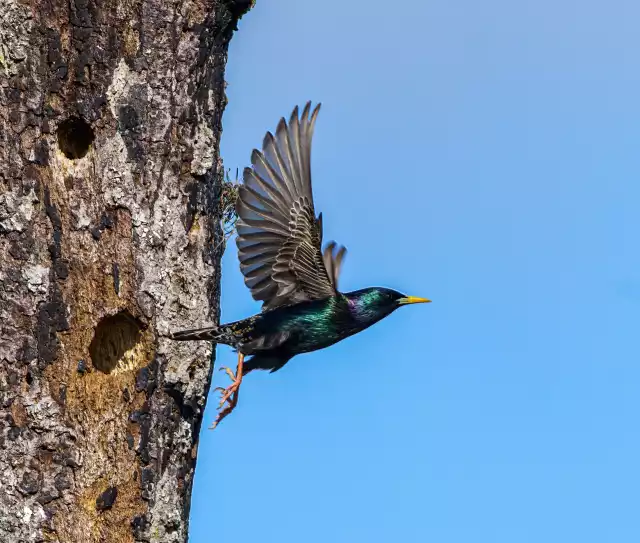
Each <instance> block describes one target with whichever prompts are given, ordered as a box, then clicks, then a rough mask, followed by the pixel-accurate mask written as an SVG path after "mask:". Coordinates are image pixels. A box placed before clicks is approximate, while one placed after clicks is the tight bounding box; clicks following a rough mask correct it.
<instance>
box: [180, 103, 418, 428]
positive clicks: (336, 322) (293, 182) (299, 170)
mask: <svg viewBox="0 0 640 543" xmlns="http://www.w3.org/2000/svg"><path fill="white" fill-rule="evenodd" d="M319 110H320V104H318V105H317V106H316V107H315V109H314V110H313V111H311V102H308V103H307V104H306V106H305V107H304V110H303V111H302V115H301V116H300V117H299V116H298V107H297V106H296V108H295V109H294V110H293V113H292V114H291V117H290V119H289V123H288V124H287V122H286V121H285V119H284V118H282V119H281V120H280V123H279V124H278V127H277V129H276V133H275V136H274V135H273V134H271V132H267V135H266V136H265V138H264V142H263V144H262V152H260V151H258V150H257V149H254V151H253V153H252V154H251V164H252V167H251V168H245V170H244V172H243V184H242V185H241V186H240V188H239V196H238V201H237V202H236V210H237V213H238V221H237V225H236V226H237V234H238V235H237V239H236V243H237V245H238V256H239V258H240V269H241V270H242V273H243V275H244V282H245V284H246V285H247V287H249V289H250V290H251V295H252V296H253V298H254V299H255V300H258V301H262V312H261V313H259V314H258V315H254V316H253V317H249V318H247V319H243V320H241V321H237V322H232V323H229V324H222V325H220V326H212V327H209V328H200V329H197V330H183V331H180V332H175V333H174V334H171V336H170V337H171V338H172V339H174V340H179V341H187V340H207V341H214V342H215V343H222V344H224V345H230V346H231V347H234V348H235V349H236V350H237V352H238V367H237V370H236V372H235V373H234V372H233V371H231V370H230V369H229V368H222V369H223V370H225V371H226V372H227V374H228V375H229V377H231V379H232V381H233V383H232V384H231V385H230V386H229V387H227V388H226V389H223V388H222V387H218V388H217V389H216V390H221V391H222V399H221V401H220V404H219V406H218V409H219V410H220V411H219V413H218V417H217V418H216V421H215V422H214V425H213V428H215V426H216V425H217V424H218V423H219V422H220V421H221V420H222V419H223V418H224V417H226V416H227V415H228V414H229V413H231V411H233V409H234V408H235V407H236V405H237V403H238V392H239V390H240V383H241V382H242V377H243V376H244V375H246V374H247V373H249V372H250V371H252V370H256V369H261V370H271V372H274V371H277V370H279V369H280V368H281V367H282V366H284V365H285V364H286V363H287V362H288V361H289V360H291V358H293V357H294V356H295V355H297V354H302V353H308V352H311V351H316V350H318V349H324V348H325V347H329V346H330V345H333V344H334V343H337V342H338V341H341V340H343V339H345V338H347V337H349V336H352V335H353V334H357V333H358V332H361V331H362V330H364V329H365V328H368V327H369V326H371V325H372V324H375V323H376V322H378V321H379V320H381V319H383V318H384V317H386V316H387V315H389V314H391V313H392V312H393V311H395V310H396V309H397V308H398V307H400V306H403V305H407V304H414V303H421V302H429V301H430V300H427V299H426V298H416V297H413V296H405V295H404V294H400V293H399V292H396V291H395V290H390V289H387V288H381V287H373V288H365V289H362V290H356V291H353V292H347V293H342V292H340V291H339V290H338V276H339V274H340V266H341V264H342V260H343V258H344V255H345V253H346V249H345V248H344V247H340V248H337V245H336V243H335V242H333V241H332V242H330V243H328V244H327V245H326V246H325V247H324V250H323V249H322V213H321V214H319V215H318V216H317V217H316V214H315V209H314V205H313V195H312V191H311V138H312V135H313V128H314V125H315V122H316V117H317V116H318V111H319ZM245 356H250V357H251V358H248V359H247V360H245ZM225 404H226V405H225Z"/></svg>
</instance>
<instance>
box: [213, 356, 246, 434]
mask: <svg viewBox="0 0 640 543" xmlns="http://www.w3.org/2000/svg"><path fill="white" fill-rule="evenodd" d="M241 360H242V359H240V360H239V365H238V371H237V372H236V373H234V372H233V371H232V370H231V369H230V368H227V367H226V366H225V367H222V368H220V371H224V372H225V373H226V374H227V375H228V376H229V377H230V378H231V380H232V383H231V384H230V385H229V386H228V387H226V388H225V387H216V388H215V389H214V391H218V390H219V391H220V392H221V393H222V396H221V398H220V403H219V404H218V410H219V413H218V416H217V417H216V420H215V422H214V423H213V424H212V426H211V430H213V429H215V428H216V426H218V424H220V422H221V421H222V419H224V418H225V417H226V416H227V415H229V414H230V413H231V412H232V411H233V410H234V409H235V407H236V405H237V404H238V391H239V389H240V383H241V382H242V364H241ZM225 404H226V405H225Z"/></svg>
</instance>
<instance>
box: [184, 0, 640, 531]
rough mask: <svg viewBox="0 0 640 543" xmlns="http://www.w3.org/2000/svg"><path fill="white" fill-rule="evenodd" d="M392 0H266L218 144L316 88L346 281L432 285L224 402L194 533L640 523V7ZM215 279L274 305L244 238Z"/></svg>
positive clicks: (234, 312)
mask: <svg viewBox="0 0 640 543" xmlns="http://www.w3.org/2000/svg"><path fill="white" fill-rule="evenodd" d="M393 6H394V4H393V3H392V2H391V3H390V2H388V1H385V2H382V1H380V0H375V1H372V0H368V1H364V0H356V1H352V2H344V0H322V1H319V0H317V1H304V2H303V1H300V0H270V1H266V0H258V2H257V5H256V7H255V8H254V9H253V10H252V11H251V12H250V13H249V14H248V15H246V16H245V17H244V18H243V20H242V21H241V22H240V25H239V32H238V33H237V34H236V36H235V37H234V39H233V41H232V44H231V48H230V53H229V64H228V68H227V80H228V82H229V87H228V89H227V92H228V97H229V104H228V106H227V109H226V112H225V116H224V134H223V140H222V153H223V157H224V160H225V165H226V166H227V167H229V168H232V169H233V170H235V168H236V167H239V168H240V169H242V167H244V166H246V165H248V163H249V158H250V153H251V150H252V149H253V147H256V146H259V145H260V144H261V142H262V138H263V135H264V132H265V131H266V130H269V129H271V130H272V129H274V128H275V126H276V124H277V122H278V120H279V118H280V117H281V116H283V115H288V114H289V113H290V111H291V109H292V108H293V106H294V105H296V104H300V105H301V104H303V103H304V102H305V101H306V100H308V99H311V100H313V101H314V102H315V101H321V102H322V103H323V107H322V110H321V112H320V116H319V118H318V123H317V125H316V133H315V137H314V147H313V158H312V170H313V180H314V192H315V199H316V208H317V209H318V210H319V211H322V212H323V215H324V224H325V239H336V240H337V241H338V242H339V243H343V244H345V245H346V246H347V247H348V248H349V254H348V256H347V260H346V262H345V266H344V269H343V274H342V278H341V287H342V288H343V289H344V290H353V289H357V288H361V287H365V286H373V285H381V286H388V287H392V288H396V289H398V290H401V291H403V292H406V293H408V294H412V295H417V296H426V297H429V298H431V299H433V303H432V304H430V305H426V306H414V307H408V308H404V309H401V310H399V311H398V312H396V313H395V314H394V315H392V316H391V317H389V318H388V319H386V320H385V321H382V322H381V323H380V324H378V325H376V326H375V327H373V328H371V329H369V330H368V331H366V332H364V333H362V334H360V335H358V336H355V337H353V338H350V339H348V340H346V341H344V342H343V343H341V344H338V345H336V346H334V347H331V348H330V349H328V350H325V351H321V352H317V353H312V354H308V355H304V356H301V357H298V358H295V359H293V360H292V361H291V362H290V363H289V364H288V365H287V366H285V368H284V369H283V370H281V371H280V372H278V373H275V374H267V373H258V372H256V373H253V374H251V375H250V376H249V377H248V378H247V379H246V380H245V382H244V383H243V389H242V394H241V398H240V404H239V407H238V409H237V410H236V411H235V412H234V413H233V415H231V416H230V417H229V418H227V419H226V420H225V421H224V422H223V423H222V424H221V426H220V427H219V428H218V429H217V430H216V431H215V432H210V431H209V430H207V429H206V428H207V426H208V425H209V424H210V423H211V421H212V420H213V419H214V418H215V411H214V407H215V400H216V397H215V396H211V397H210V401H209V404H208V408H207V412H206V414H205V419H206V421H205V425H204V426H203V431H202V435H201V444H200V449H199V459H198V466H197V470H196V480H195V487H194V492H193V502H192V511H191V536H190V542H191V543H209V542H215V541H234V542H235V543H245V542H255V541H260V542H261V543H269V542H274V543H275V542H277V543H294V542H295V543H299V542H301V541H302V542H305V543H324V542H329V541H330V542H332V543H343V542H344V543H351V542H354V541H357V542H367V543H378V542H385V543H387V542H389V541H391V542H394V541H403V542H408V543H411V542H424V541H435V542H438V543H468V542H470V541H473V542H474V543H513V542H518V543H528V542H531V543H534V542H535V543H539V542H541V541H544V542H545V543H566V542H567V541H580V542H581V543H591V542H593V543H606V542H615V543H626V542H637V541H640V523H638V520H637V519H638V508H639V507H640V490H639V489H640V462H639V461H638V459H639V458H640V429H639V426H638V413H639V412H640V394H639V390H638V388H639V386H640V385H639V383H640V364H639V363H640V357H639V356H638V351H639V339H640V334H639V332H638V322H639V319H638V313H639V312H640V248H639V243H638V234H639V232H640V213H639V212H638V207H639V204H638V202H639V201H640V153H639V152H638V142H639V141H640V137H639V136H640V134H639V132H640V129H639V127H640V100H639V99H638V97H639V96H640V60H638V51H639V50H640V34H639V33H638V31H637V21H638V20H639V19H640V4H638V3H637V2H635V1H634V2H632V1H631V0H629V1H622V0H609V1H608V2H595V1H593V0H587V1H583V2H577V1H571V2H570V1H563V0H560V1H559V0H535V1H533V0H532V1H520V2H513V1H507V0H503V1H496V0H485V1H483V2H477V1H475V0H474V1H472V0H427V1H423V0H422V1H419V0H406V1H404V2H401V3H398V4H397V6H398V7H393ZM222 283H223V284H222V288H223V296H222V316H223V320H235V319H239V318H243V317H245V316H249V315H251V314H253V313H255V312H257V311H258V310H259V305H258V304H257V303H255V302H254V301H253V300H252V299H251V296H250V294H249V292H248V290H247V289H246V288H245V287H244V285H243V282H242V277H241V275H240V272H239V269H238V264H237V260H236V252H235V244H234V243H230V244H229V246H228V250H227V253H226V254H225V257H224V260H223V280H222ZM234 363H235V358H234V355H233V353H232V352H231V350H230V349H228V348H226V347H219V348H218V362H217V364H218V365H220V364H234ZM214 384H215V385H218V384H226V381H225V380H224V377H223V376H222V374H221V373H218V372H216V375H215V383H214Z"/></svg>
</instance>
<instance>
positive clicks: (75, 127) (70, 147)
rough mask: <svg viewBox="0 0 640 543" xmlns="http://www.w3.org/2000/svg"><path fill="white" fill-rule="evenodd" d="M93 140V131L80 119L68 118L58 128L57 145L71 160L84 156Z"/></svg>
mask: <svg viewBox="0 0 640 543" xmlns="http://www.w3.org/2000/svg"><path fill="white" fill-rule="evenodd" d="M94 139H95V134H94V133H93V129H92V128H91V126H90V125H89V123H87V121H85V120H84V119H83V118H81V117H69V118H68V119H66V120H64V121H62V122H61V123H60V125H59V126H58V145H59V147H60V150H61V151H62V152H63V153H64V156H66V157H67V158H69V159H71V160H75V159H78V158H82V157H83V156H85V155H86V154H87V152H88V151H89V148H90V147H91V144H92V143H93V140H94Z"/></svg>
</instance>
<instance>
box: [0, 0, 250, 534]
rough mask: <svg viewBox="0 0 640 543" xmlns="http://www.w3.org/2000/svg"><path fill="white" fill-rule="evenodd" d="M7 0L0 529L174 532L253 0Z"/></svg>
mask: <svg viewBox="0 0 640 543" xmlns="http://www.w3.org/2000/svg"><path fill="white" fill-rule="evenodd" d="M0 4H1V6H0V424H1V425H2V433H1V434H0V541H2V542H3V543H11V542H32V541H59V542H78V543H91V542H118V543H123V542H133V541H159V542H163V543H167V542H184V541H186V539H187V527H188V515H189V501H190V494H191V487H192V482H193V474H194V468H195V459H196V449H197V438H198V432H199V429H200V424H201V422H202V414H203V410H204V405H205V398H206V393H207V390H208V387H209V382H210V377H211V369H212V364H213V358H212V354H213V353H212V352H211V347H210V346H209V345H206V344H204V343H198V344H191V345H187V344H180V343H172V342H170V341H167V340H166V339H164V338H163V337H162V335H163V334H166V333H167V332H168V331H169V330H170V329H174V328H180V327H184V326H189V325H192V326H197V325H205V324H207V323H211V322H217V319H218V313H219V306H218V299H219V278H220V270H219V262H220V255H221V253H222V250H223V249H224V247H223V240H222V236H221V230H220V213H221V210H220V206H219V194H220V189H221V182H222V167H221V163H220V159H219V154H218V149H219V148H218V142H219V140H220V134H221V115H222V112H223V109H224V105H225V93H224V68H225V64H226V58H227V46H228V42H229V39H230V38H231V35H232V33H233V31H234V30H235V27H236V23H237V20H238V18H239V17H240V16H241V15H242V13H243V12H244V11H246V10H247V9H248V7H249V6H248V2H246V1H240V0H235V1H234V0H174V1H170V0H104V1H100V0H70V1H69V0H64V1H63V0H2V2H0Z"/></svg>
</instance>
